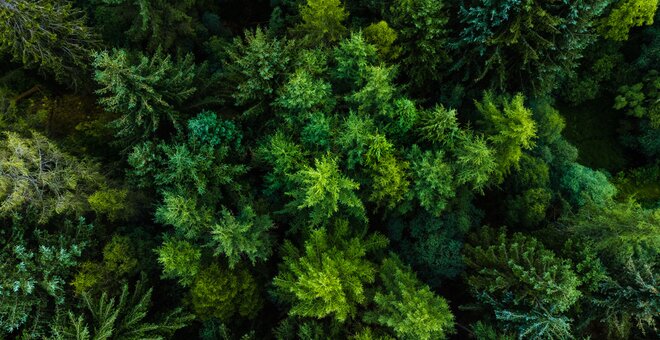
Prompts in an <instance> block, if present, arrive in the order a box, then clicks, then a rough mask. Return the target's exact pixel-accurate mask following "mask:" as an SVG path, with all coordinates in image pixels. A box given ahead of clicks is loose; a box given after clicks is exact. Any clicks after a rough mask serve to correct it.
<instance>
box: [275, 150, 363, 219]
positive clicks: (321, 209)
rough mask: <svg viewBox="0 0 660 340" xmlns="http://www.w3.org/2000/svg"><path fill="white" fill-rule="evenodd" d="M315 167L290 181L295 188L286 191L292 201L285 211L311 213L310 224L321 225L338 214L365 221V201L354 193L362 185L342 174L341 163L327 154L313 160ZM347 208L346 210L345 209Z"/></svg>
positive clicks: (296, 175)
mask: <svg viewBox="0 0 660 340" xmlns="http://www.w3.org/2000/svg"><path fill="white" fill-rule="evenodd" d="M314 163H315V167H314V168H312V167H309V166H305V167H304V168H303V169H301V170H299V171H298V172H296V173H295V174H291V175H289V176H291V180H292V182H293V183H295V189H293V190H291V191H289V192H287V193H286V194H287V196H290V197H292V198H293V200H292V201H290V202H289V203H287V205H286V211H288V212H296V211H298V210H304V211H309V223H310V224H311V225H312V226H318V225H321V224H323V223H324V221H325V222H326V223H327V220H328V219H329V218H331V217H333V216H334V215H335V214H337V213H339V207H340V205H341V207H342V214H347V215H349V216H354V217H357V218H360V219H366V216H365V212H364V206H363V204H362V201H361V200H360V198H359V197H358V196H357V194H356V193H355V190H357V189H358V188H359V187H360V185H359V184H358V183H356V182H355V181H353V180H352V179H350V178H348V177H346V176H345V175H344V174H342V173H341V172H340V171H339V165H338V160H337V158H336V157H334V156H332V155H325V156H323V157H321V158H320V159H318V158H317V159H315V160H314ZM344 209H346V210H344Z"/></svg>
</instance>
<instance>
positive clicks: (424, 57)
mask: <svg viewBox="0 0 660 340" xmlns="http://www.w3.org/2000/svg"><path fill="white" fill-rule="evenodd" d="M388 21H389V22H390V23H391V24H392V27H393V28H394V29H395V30H396V31H397V32H398V39H399V43H400V45H401V48H402V52H401V63H402V66H403V67H404V74H406V75H409V77H410V80H411V82H412V83H413V84H414V85H415V86H416V87H418V88H419V87H422V86H423V85H425V84H426V82H428V81H436V80H440V79H441V77H442V71H443V69H444V68H445V66H446V65H447V64H448V63H449V61H450V57H449V55H448V53H447V50H448V47H449V44H448V33H449V32H448V29H447V28H446V27H445V26H446V25H447V23H448V22H449V14H448V11H447V9H446V8H445V4H444V1H435V0H395V1H393V3H392V5H391V7H390V8H389V20H388Z"/></svg>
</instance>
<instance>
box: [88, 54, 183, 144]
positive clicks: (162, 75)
mask: <svg viewBox="0 0 660 340" xmlns="http://www.w3.org/2000/svg"><path fill="white" fill-rule="evenodd" d="M93 65H94V67H95V68H96V72H95V76H94V79H95V80H96V82H97V83H99V85H101V88H100V89H99V90H97V91H96V93H97V94H98V95H99V96H101V98H100V99H99V103H100V104H101V105H103V107H104V108H105V109H106V110H108V111H111V112H115V113H117V114H120V115H121V117H120V118H119V119H117V120H116V121H114V122H113V123H112V124H113V126H114V127H115V129H116V130H117V133H116V135H117V136H118V137H123V138H127V139H128V140H127V141H126V143H125V144H128V145H129V146H132V145H133V144H134V143H135V142H136V140H145V139H147V140H148V139H150V138H151V137H153V136H154V133H156V131H157V130H159V129H162V125H166V124H171V125H173V126H175V127H178V125H179V124H180V121H179V112H178V111H177V109H178V108H179V107H180V105H181V104H182V103H183V102H184V101H185V100H186V99H187V98H189V97H190V96H191V95H192V94H193V93H194V92H195V87H194V86H193V80H194V78H195V64H193V62H192V56H191V55H188V56H186V57H185V58H183V59H181V60H177V61H172V57H171V56H169V55H165V54H163V53H162V52H161V51H160V50H159V51H156V53H155V54H154V55H153V56H151V57H148V56H145V55H143V54H141V53H137V54H130V53H129V52H127V51H125V50H113V51H111V52H108V51H103V52H97V53H95V54H94V62H93Z"/></svg>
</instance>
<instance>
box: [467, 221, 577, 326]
mask: <svg viewBox="0 0 660 340" xmlns="http://www.w3.org/2000/svg"><path fill="white" fill-rule="evenodd" d="M465 263H466V265H467V266H468V268H470V271H469V275H468V277H467V282H468V284H469V286H470V289H471V290H472V292H473V295H474V296H475V297H476V298H477V300H478V301H479V302H481V303H482V304H484V305H488V306H490V307H491V308H492V309H493V311H494V313H495V317H496V319H497V320H499V321H500V322H501V323H502V324H503V325H504V327H505V328H506V329H511V330H516V331H517V332H518V333H519V334H520V336H524V337H530V338H547V337H557V336H559V337H561V338H563V337H570V320H569V319H568V318H567V317H566V316H565V313H566V312H567V311H568V310H569V308H571V306H573V305H574V304H575V303H576V301H577V300H578V298H579V297H580V295H581V293H580V291H579V290H578V289H577V288H578V286H579V285H580V280H579V279H578V277H577V275H576V274H575V272H574V271H573V269H572V266H571V263H570V262H569V261H567V260H564V259H561V258H558V257H556V255H555V254H554V253H553V252H552V251H550V250H547V249H545V247H544V246H543V245H542V244H541V243H540V242H539V241H538V240H536V239H535V238H532V237H528V236H524V235H522V234H520V233H516V234H513V235H512V236H511V237H508V236H507V235H506V234H505V232H504V231H500V232H496V231H495V230H492V229H489V228H485V227H484V228H483V229H482V230H481V231H480V232H478V233H476V234H474V235H473V236H472V237H471V242H470V244H467V245H466V246H465Z"/></svg>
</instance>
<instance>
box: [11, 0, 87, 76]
mask: <svg viewBox="0 0 660 340" xmlns="http://www.w3.org/2000/svg"><path fill="white" fill-rule="evenodd" d="M97 42H98V41H97V37H96V36H95V34H94V33H93V32H92V30H91V29H90V28H89V27H87V26H86V25H85V20H84V15H83V13H82V11H80V10H79V9H77V8H75V7H73V6H71V3H70V2H68V1H56V0H3V1H0V52H2V51H6V52H7V53H8V54H9V55H11V57H12V58H13V59H14V60H16V61H18V62H20V63H23V64H24V65H25V66H26V67H29V68H32V67H35V68H39V69H41V70H43V71H46V72H49V73H52V74H54V75H55V77H56V78H57V79H58V80H61V81H64V82H66V83H69V84H71V85H74V86H75V85H78V83H79V82H81V81H82V80H83V79H84V78H83V75H84V73H85V72H81V70H83V71H84V70H88V60H89V55H90V53H91V51H92V49H93V48H94V47H96V44H97Z"/></svg>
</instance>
